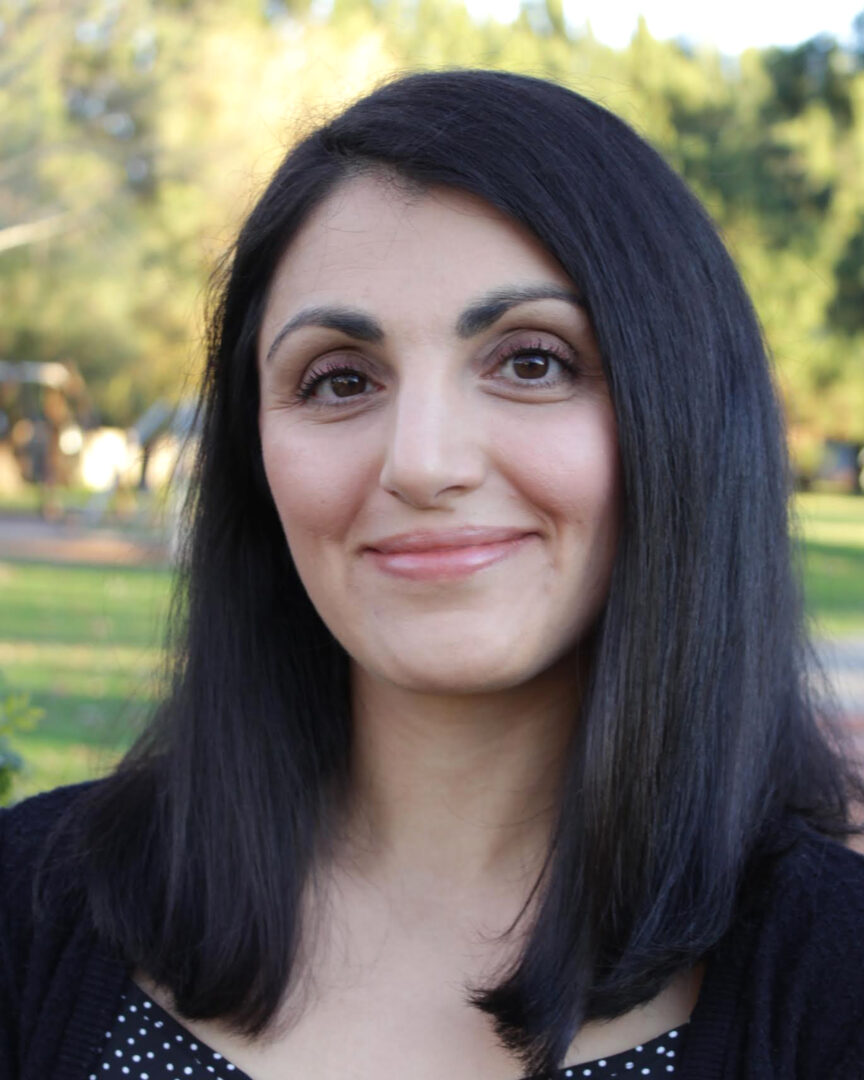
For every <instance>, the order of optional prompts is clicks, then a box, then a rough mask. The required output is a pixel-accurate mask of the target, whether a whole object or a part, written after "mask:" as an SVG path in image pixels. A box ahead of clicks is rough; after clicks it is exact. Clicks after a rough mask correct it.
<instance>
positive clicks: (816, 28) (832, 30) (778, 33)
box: [466, 0, 864, 54]
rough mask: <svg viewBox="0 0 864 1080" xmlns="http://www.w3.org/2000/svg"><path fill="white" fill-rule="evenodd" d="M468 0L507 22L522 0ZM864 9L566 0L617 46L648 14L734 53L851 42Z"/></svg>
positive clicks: (663, 27) (664, 34)
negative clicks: (817, 39)
mask: <svg viewBox="0 0 864 1080" xmlns="http://www.w3.org/2000/svg"><path fill="white" fill-rule="evenodd" d="M466 2H467V6H468V8H469V10H471V11H472V12H473V13H476V14H478V15H481V16H482V15H492V16H495V17H496V18H499V19H502V20H508V21H509V20H510V19H512V18H513V17H514V16H515V15H516V14H517V12H518V10H519V0H466ZM862 10H864V0H819V2H818V3H812V2H811V3H800V4H796V3H789V2H788V0H784V2H782V3H781V2H780V0H723V2H722V3H699V2H698V0H697V2H694V0H581V2H580V0H564V11H565V13H566V15H567V18H568V21H569V22H571V23H572V24H573V26H574V27H580V26H583V25H584V23H585V20H586V19H588V20H590V22H591V28H592V29H593V31H594V34H595V36H596V37H598V38H599V39H600V40H601V41H603V42H605V43H606V44H607V45H612V46H614V47H615V48H622V47H623V46H625V45H626V44H627V43H628V42H629V40H630V37H631V35H632V33H633V29H634V28H635V26H636V21H637V19H638V17H639V15H640V14H643V15H644V16H645V18H646V20H647V22H648V29H649V30H650V31H651V34H652V35H653V36H654V37H655V38H661V39H662V38H677V37H685V38H687V39H688V40H689V41H691V42H692V43H693V44H706V45H713V46H715V47H716V48H718V49H719V50H720V51H721V52H724V53H729V54H736V53H740V52H742V51H743V50H744V49H747V48H751V47H755V48H765V47H766V46H768V45H797V44H799V43H800V42H802V41H806V40H807V39H808V38H811V37H814V36H815V35H816V34H820V33H828V34H831V35H833V36H834V37H836V38H838V39H839V40H840V41H848V40H849V38H850V37H851V26H852V20H853V19H854V18H855V16H856V15H857V14H858V13H859V12H860V11H862Z"/></svg>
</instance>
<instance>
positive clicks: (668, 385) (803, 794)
mask: <svg viewBox="0 0 864 1080" xmlns="http://www.w3.org/2000/svg"><path fill="white" fill-rule="evenodd" d="M376 168H383V169H385V170H387V171H389V172H390V173H391V174H395V175H397V176H399V177H402V178H404V179H406V180H408V181H409V182H411V183H413V184H419V185H421V186H426V185H448V186H451V187H454V188H458V189H461V190H463V191H466V192H470V193H472V194H474V195H476V196H479V197H480V198H481V199H484V200H485V201H486V202H487V203H490V204H492V205H493V206H495V207H497V208H499V209H500V210H501V211H503V212H504V213H505V214H507V215H509V217H511V218H512V219H514V220H516V221H518V222H521V223H522V224H523V225H525V226H527V228H528V229H530V230H531V231H532V232H533V233H534V234H535V235H536V236H537V237H538V239H539V240H540V242H541V243H542V244H543V245H544V246H545V247H546V249H547V250H548V251H549V252H551V253H552V254H553V255H554V256H555V257H556V258H557V259H558V260H559V261H560V263H561V265H562V267H563V268H564V269H565V271H566V272H567V274H568V275H569V276H570V278H572V280H573V281H574V282H575V283H576V285H577V287H578V289H579V292H580V294H581V296H582V297H583V298H584V301H585V304H586V306H587V309H588V312H589V314H590V317H591V321H592V324H593V327H594V331H595V334H596V338H597V341H598V343H599V347H600V350H601V353H602V356H603V358H604V365H605V367H606V373H607V377H608V380H609V385H610V388H611V395H612V399H613V402H614V408H615V412H616V416H617V422H618V431H619V438H620V457H621V463H622V472H623V499H622V507H623V521H622V527H621V541H620V546H619V550H618V553H617V559H616V563H615V567H614V571H613V578H612V583H611V588H610V591H609V597H608V601H607V603H606V606H605V610H604V612H603V614H602V616H601V618H600V622H599V625H598V627H597V630H596V641H595V642H594V651H593V656H594V659H593V663H592V665H591V671H590V676H589V679H588V685H587V688H586V691H585V694H584V697H583V701H582V706H581V709H580V715H579V717H578V718H574V721H576V723H575V730H576V735H575V739H574V742H573V750H572V759H571V760H570V761H569V763H568V766H567V775H566V784H565V787H564V790H563V796H562V800H561V806H560V815H559V819H558V824H557V828H556V830H555V832H554V838H553V840H552V843H551V846H550V850H549V853H548V859H547V864H546V868H545V871H544V873H543V875H542V878H541V880H540V881H539V882H538V886H537V887H538V889H539V893H538V897H539V901H538V908H537V911H536V915H535V916H532V920H533V921H532V923H531V926H530V928H529V933H528V936H527V939H526V943H525V947H524V950H523V951H522V952H521V955H520V956H519V957H518V960H517V961H516V963H515V964H514V966H513V967H512V969H511V970H510V971H509V972H507V973H506V974H505V975H504V976H502V979H501V981H500V982H499V984H498V985H496V986H494V987H492V988H485V989H484V988H473V989H471V990H466V995H467V996H468V998H469V999H470V1000H471V1001H472V1003H473V1004H474V1005H476V1006H477V1007H478V1008H480V1009H482V1010H485V1011H486V1012H487V1013H489V1014H490V1015H491V1016H492V1017H493V1019H494V1022H495V1026H496V1030H497V1032H498V1034H499V1036H500V1037H501V1039H502V1041H503V1043H504V1044H505V1045H506V1046H507V1047H508V1048H509V1049H510V1050H511V1051H513V1052H515V1053H517V1054H519V1055H520V1056H521V1058H522V1060H523V1062H524V1063H525V1064H526V1065H527V1066H528V1067H529V1068H530V1069H532V1070H540V1069H547V1068H554V1067H556V1066H557V1065H558V1064H559V1063H560V1061H561V1059H562V1057H563V1055H564V1053H565V1051H566V1049H567V1047H568V1045H569V1043H570V1041H571V1039H572V1038H573V1035H574V1033H575V1031H576V1029H577V1028H578V1026H579V1025H580V1024H581V1023H582V1022H583V1021H584V1020H586V1019H588V1018H595V1017H612V1016H615V1015H617V1014H620V1013H622V1012H624V1011H626V1010H628V1009H630V1008H632V1007H633V1006H636V1005H638V1004H640V1003H643V1002H645V1001H647V1000H649V999H650V998H651V997H653V996H654V995H655V994H656V993H657V992H658V991H659V990H660V989H661V988H662V986H663V985H664V983H665V982H666V981H667V980H668V979H669V978H670V977H671V975H672V974H673V973H674V972H675V971H676V970H678V969H680V968H681V967H683V966H685V965H690V964H692V963H694V962H696V961H697V960H698V959H699V958H702V957H704V956H705V955H706V954H708V953H709V952H710V950H711V948H712V946H714V945H715V944H716V943H717V942H718V940H719V939H720V938H721V936H722V935H723V933H724V932H725V931H726V930H727V928H728V927H729V925H730V922H731V920H732V918H733V917H734V914H735V911H736V905H737V904H738V903H739V902H740V900H741V896H742V895H743V894H742V889H743V888H744V887H745V886H746V882H747V880H748V875H749V874H750V872H751V870H752V868H753V867H754V865H757V864H758V860H759V859H760V858H762V857H764V853H765V852H767V851H769V850H770V848H771V845H772V842H773V838H774V837H775V836H776V835H777V834H778V830H779V829H780V826H781V824H782V822H783V821H784V820H785V819H786V818H787V817H788V815H789V814H790V813H794V814H798V815H801V816H803V817H804V818H805V819H807V820H808V821H809V822H810V823H811V824H812V825H813V826H815V827H816V828H817V829H819V830H821V831H823V832H828V833H835V834H840V833H843V832H844V830H845V831H848V830H849V829H850V826H849V825H848V799H849V797H850V793H851V792H852V791H853V790H854V780H853V778H852V774H851V772H849V771H848V770H847V768H846V766H844V765H843V764H842V761H841V758H840V756H839V755H838V754H837V753H836V751H835V749H834V748H833V746H832V745H831V744H830V742H829V741H828V740H827V738H826V736H825V735H824V733H823V731H822V730H821V728H820V727H819V725H818V724H817V719H816V717H815V715H814V710H813V707H812V704H811V702H810V700H809V697H808V689H807V681H806V678H805V670H806V661H807V654H806V638H805V634H804V630H803V625H802V608H801V597H800V595H799V589H798V586H797V584H796V579H795V575H794V574H793V572H792V569H791V564H792V552H791V550H790V541H789V535H788V522H787V499H788V496H789V475H788V470H787V460H786V456H785V448H784V438H783V431H782V424H781V417H780V412H779V409H778V405H777V401H776V397H775V393H774V389H773V386H772V380H771V376H770V369H769V365H768V363H767V360H766V355H765V350H764V347H763V343H762V340H761V335H760V330H759V327H758V324H757V321H756V318H755V317H754V313H753V310H752V308H751V305H750V302H749V300H748V298H747V295H746V293H745V291H744V289H743V287H742V284H741V282H740V280H739V277H738V275H737V273H736V271H735V269H734V267H733V265H732V262H731V260H730V258H729V256H728V255H727V253H726V251H725V249H724V247H723V245H722V243H721V241H720V240H719V239H718V236H717V234H716V232H715V230H714V227H713V226H712V224H711V222H710V221H709V219H708V217H707V216H706V214H705V212H704V211H703V209H702V207H701V206H700V205H699V203H698V202H697V201H696V199H695V198H694V197H693V196H692V195H691V193H690V192H689V190H688V189H687V187H686V186H685V185H684V183H683V182H682V181H681V180H680V179H679V178H678V177H677V176H676V175H675V174H674V173H673V172H672V171H671V170H670V169H669V168H668V167H667V166H666V165H665V163H664V162H663V161H662V159H661V158H660V157H659V156H658V155H657V154H656V153H655V152H654V151H653V150H652V149H651V148H650V147H648V146H647V145H646V144H645V143H644V142H643V141H642V140H641V139H639V138H638V137H637V136H636V135H635V134H634V133H633V132H632V131H631V130H630V129H629V128H628V127H627V126H626V125H625V124H624V123H622V122H621V121H620V120H618V119H617V118H616V117H615V116H613V115H611V114H610V113H608V112H607V111H605V110H604V109H602V108H600V107H599V106H597V105H595V104H593V103H592V102H590V101H587V100H586V99H585V98H582V97H580V96H579V95H577V94H575V93H572V92H571V91H569V90H566V89H564V88H562V87H560V86H556V85H553V84H551V83H548V82H544V81H541V80H538V79H533V78H527V77H521V76H517V75H512V74H505V73H501V72H493V71H452V72H439V73H429V74H417V75H412V76H409V77H407V78H402V79H399V80H398V81H395V82H392V83H390V84H387V85H384V86H382V87H381V88H379V89H378V90H376V91H375V92H374V93H372V94H371V95H370V96H368V97H366V98H364V99H362V100H361V101H359V102H357V103H356V104H355V105H353V106H351V107H350V108H349V109H347V111H345V112H344V113H342V115H340V116H338V117H337V118H336V119H335V120H333V121H332V122H330V123H328V124H326V125H325V126H323V127H321V128H320V129H319V130H316V131H315V132H313V133H312V134H311V135H309V136H308V137H307V138H306V139H305V140H304V141H302V142H301V143H300V144H299V145H297V146H296V148H295V149H293V150H292V151H291V152H290V153H289V155H288V156H287V158H286V159H285V161H284V162H283V164H282V165H281V166H280V168H279V170H278V171H277V173H276V174H275V176H274V177H273V179H272V181H271V183H270V185H269V187H268V188H267V189H266V191H265V192H264V194H263V195H262V197H261V198H260V200H259V201H258V203H257V205H256V206H255V208H254V209H253V211H252V213H251V215H250V216H249V218H248V220H247V222H246V224H245V226H244V227H243V230H242V232H241V234H240V237H239V239H238V241H237V243H236V247H235V249H234V251H233V256H232V258H231V260H230V263H229V264H228V265H227V267H226V270H225V273H224V278H223V281H222V285H221V291H220V293H219V298H218V304H217V306H216V309H215V311H214V316H213V320H212V330H211V338H210V348H209V359H208V364H207V369H206V375H205V379H204V388H203V398H202V402H203V404H202V413H201V443H200V454H199V460H198V466H197V478H196V485H195V489H194V492H195V494H194V498H193V500H192V503H191V516H190V520H191V532H190V535H189V542H188V548H187V551H186V555H185V559H184V562H183V565H182V571H181V573H180V575H179V576H178V589H179V591H178V604H177V608H176V611H175V634H174V637H173V643H172V648H173V652H172V655H173V658H174V669H173V675H172V683H171V689H170V693H169V694H168V695H167V696H166V700H165V702H164V704H163V705H162V707H161V708H160V710H159V712H158V715H157V716H156V718H155V720H154V723H153V725H152V726H151V728H150V730H149V731H148V732H147V734H146V735H145V736H144V737H143V739H141V740H140V741H139V743H138V744H137V745H136V747H135V748H134V749H133V750H132V751H131V753H130V754H129V755H128V757H127V758H126V760H125V761H124V763H123V764H122V765H121V767H120V768H119V770H118V771H117V772H116V773H115V774H114V775H113V776H112V777H110V778H109V779H108V780H107V781H105V782H104V783H103V784H101V785H97V787H96V788H95V790H94V792H93V797H92V801H91V804H90V806H89V809H88V819H87V820H88V836H89V842H88V858H89V866H90V870H89V877H88V881H87V889H88V894H89V903H90V909H91V911H92V913H93V916H94V919H95V922H96V925H97V927H98V929H99V931H100V932H101V934H102V935H103V936H104V937H105V939H106V940H107V941H108V942H110V943H111V944H112V945H114V946H115V947H116V948H117V949H119V950H120V951H121V952H122V955H123V956H124V957H126V958H127V959H128V961H129V962H130V964H134V965H135V966H137V967H139V968H141V969H143V970H144V971H146V972H147V973H148V974H149V975H150V976H151V977H152V978H154V979H155V980H156V981H157V982H158V983H160V984H162V985H164V986H165V987H167V988H168V989H169V990H170V991H171V992H172V993H173V995H174V998H175V1003H176V1007H177V1008H178V1009H179V1011H180V1012H181V1013H183V1014H184V1015H186V1016H189V1017H192V1018H214V1017H220V1018H222V1019H223V1020H224V1021H226V1022H228V1023H231V1024H233V1025H234V1026H236V1027H237V1028H238V1029H240V1030H242V1031H245V1032H247V1033H250V1034H254V1033H257V1032H260V1031H262V1030H263V1029H264V1028H265V1027H266V1025H267V1024H268V1022H269V1021H270V1020H271V1019H272V1018H273V1016H274V1013H275V1010H276V1008H277V1006H278V1004H279V1002H280V999H282V997H283V995H284V993H285V990H286V987H287V986H288V985H289V982H290V977H291V974H292V965H293V961H294V957H295V954H296V948H297V943H298V939H299V935H300V931H301V925H300V912H301V894H302V892H303V889H304V885H305V884H306V883H307V881H308V878H309V872H310V868H311V866H312V865H313V859H314V858H316V857H317V856H319V855H320V853H321V851H322V850H324V849H325V848H326V845H327V840H328V835H329V833H328V828H329V824H330V822H331V809H332V807H333V806H334V804H335V802H336V801H337V800H338V798H339V795H340V793H341V792H343V791H344V787H345V785H346V783H347V779H348V775H349V763H350V762H349V757H350V736H351V717H350V711H349V704H348V693H347V658H346V656H345V655H344V653H343V651H342V650H341V648H340V647H339V646H338V645H337V644H336V643H335V642H334V640H333V638H332V637H331V635H330V633H329V632H328V630H327V629H326V627H325V626H324V625H323V623H322V622H321V620H320V618H319V616H318V615H317V613H316V611H315V610H314V608H313V607H312V605H311V603H310V601H309V599H308V597H307V596H306V594H305V591H304V589H303V587H302V585H301V583H300V581H299V579H298V577H297V574H296V572H295V570H294V567H293V565H292V562H291V559H290V555H289V552H288V549H287V546H286V543H285V538H284V534H283V532H282V529H281V526H280V523H279V520H278V518H277V515H276V511H275V509H274V505H273V502H272V500H271V497H270V494H269V490H268V487H267V483H266V480H265V477H264V471H263V466H262V459H261V448H260V441H259V435H258V426H257V412H258V379H257V368H256V338H257V333H258V329H259V325H260V321H261V316H262V311H263V308H264V304H265V301H266V297H267V291H268V286H269V284H270V281H271V278H272V276H273V273H274V269H275V267H276V264H277V261H278V260H279V259H280V257H281V256H282V255H283V254H284V252H285V251H286V248H288V246H289V245H290V242H291V239H292V237H293V236H294V235H295V233H296V232H297V230H298V228H299V227H300V225H301V224H302V223H303V222H304V221H305V220H306V218H307V216H308V215H309V213H310V211H311V210H312V209H313V208H314V207H315V206H316V205H318V204H319V203H320V202H321V200H322V199H324V198H325V197H326V196H327V195H328V193H330V192H332V191H333V190H334V187H335V186H336V185H338V184H339V183H341V182H343V181H345V180H346V178H350V177H351V176H352V175H355V174H357V173H358V172H362V171H363V170H367V169H376Z"/></svg>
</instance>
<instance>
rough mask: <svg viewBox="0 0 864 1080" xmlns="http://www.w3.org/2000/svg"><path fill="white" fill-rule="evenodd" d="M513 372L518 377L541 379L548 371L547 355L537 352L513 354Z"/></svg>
mask: <svg viewBox="0 0 864 1080" xmlns="http://www.w3.org/2000/svg"><path fill="white" fill-rule="evenodd" d="M512 364H513V373H514V375H518V376H519V378H520V379H542V378H543V377H544V376H545V375H547V374H548V372H549V357H548V356H542V355H538V354H537V353H531V354H527V355H525V356H514V357H513V360H512Z"/></svg>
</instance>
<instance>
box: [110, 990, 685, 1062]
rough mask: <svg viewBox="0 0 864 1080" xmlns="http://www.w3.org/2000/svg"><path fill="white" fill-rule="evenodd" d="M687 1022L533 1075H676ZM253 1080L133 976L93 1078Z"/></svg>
mask: <svg viewBox="0 0 864 1080" xmlns="http://www.w3.org/2000/svg"><path fill="white" fill-rule="evenodd" d="M686 1033H687V1025H686V1024H685V1025H683V1026H682V1027H680V1028H677V1029H676V1030H674V1031H667V1032H666V1034H665V1035H660V1036H659V1037H658V1038H656V1039H652V1040H651V1041H650V1042H646V1043H645V1044H644V1045H643V1046H634V1047H633V1049H632V1050H625V1051H624V1052H623V1053H621V1054H613V1055H612V1056H611V1057H607V1058H599V1059H598V1060H597V1061H586V1062H582V1063H581V1064H579V1065H570V1066H568V1067H567V1068H564V1069H560V1070H558V1072H556V1073H553V1074H552V1075H551V1076H548V1077H546V1076H538V1077H533V1078H529V1080H581V1078H582V1077H587V1076H590V1077H592V1078H593V1080H630V1078H633V1080H642V1078H643V1077H651V1078H654V1080H658V1078H659V1077H663V1078H664V1080H665V1078H666V1077H669V1076H672V1075H674V1073H675V1071H676V1069H675V1066H676V1063H677V1058H678V1055H679V1053H680V1050H681V1046H682V1044H683V1041H684V1036H685V1035H686ZM187 1078H189V1080H250V1077H249V1076H247V1074H246V1073H244V1072H243V1071H242V1070H241V1069H238V1068H237V1066H236V1065H232V1064H231V1062H230V1061H227V1060H226V1059H225V1058H224V1057H222V1055H221V1054H217V1053H216V1051H215V1050H211V1049H210V1047H209V1046H206V1045H205V1044H204V1043H202V1042H201V1041H200V1040H199V1039H196V1038H195V1036H194V1035H192V1033H191V1032H190V1031H188V1030H187V1029H186V1028H184V1027H183V1026H182V1025H181V1024H179V1023H178V1022H177V1021H176V1020H175V1019H174V1017H173V1016H171V1015H169V1014H168V1013H167V1012H165V1010H164V1009H163V1008H162V1007H161V1006H160V1005H158V1004H157V1003H156V1002H155V1001H153V1000H152V999H151V998H150V997H148V995H147V994H145V993H144V991H143V990H142V989H141V988H140V987H139V986H138V985H137V984H136V983H134V982H132V981H131V980H130V981H129V983H128V984H127V987H126V990H125V992H124V994H123V996H122V998H121V1002H120V1010H119V1012H118V1013H117V1016H116V1018H115V1020H114V1024H113V1025H112V1027H111V1030H110V1031H106V1032H105V1041H104V1043H103V1045H102V1051H101V1054H100V1056H99V1059H98V1061H97V1063H96V1066H95V1068H94V1070H93V1071H92V1072H91V1073H90V1075H89V1080H187Z"/></svg>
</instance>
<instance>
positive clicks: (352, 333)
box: [265, 305, 384, 363]
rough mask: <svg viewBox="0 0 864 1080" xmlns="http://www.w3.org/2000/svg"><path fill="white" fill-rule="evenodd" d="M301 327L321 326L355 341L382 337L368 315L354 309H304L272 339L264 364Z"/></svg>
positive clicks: (377, 339) (379, 328)
mask: <svg viewBox="0 0 864 1080" xmlns="http://www.w3.org/2000/svg"><path fill="white" fill-rule="evenodd" d="M302 326H323V327H324V329H325V330H339V331H340V332H341V333H343V334H347V335H348V337H353V338H356V339H357V341H373V342H374V341H381V339H382V338H383V337H384V331H383V330H382V329H381V326H380V324H379V323H377V322H376V321H375V320H374V319H373V318H372V317H371V316H370V315H366V314H365V313H364V312H362V311H357V310H355V309H354V308H347V307H333V306H331V305H327V306H324V307H310V308H304V309H303V310H302V311H298V312H297V314H296V315H295V316H294V318H293V319H289V320H288V322H287V323H285V325H284V326H283V327H282V329H281V330H280V331H279V333H278V334H277V335H276V337H275V338H273V343H272V344H271V346H270V348H269V349H268V350H267V357H266V359H265V363H266V362H267V361H268V360H270V358H271V357H272V356H273V353H274V352H276V350H277V349H278V348H279V346H280V345H281V344H282V342H283V340H284V339H285V338H286V337H287V336H288V335H289V334H291V333H293V332H294V331H295V330H299V329H300V328H301V327H302Z"/></svg>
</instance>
